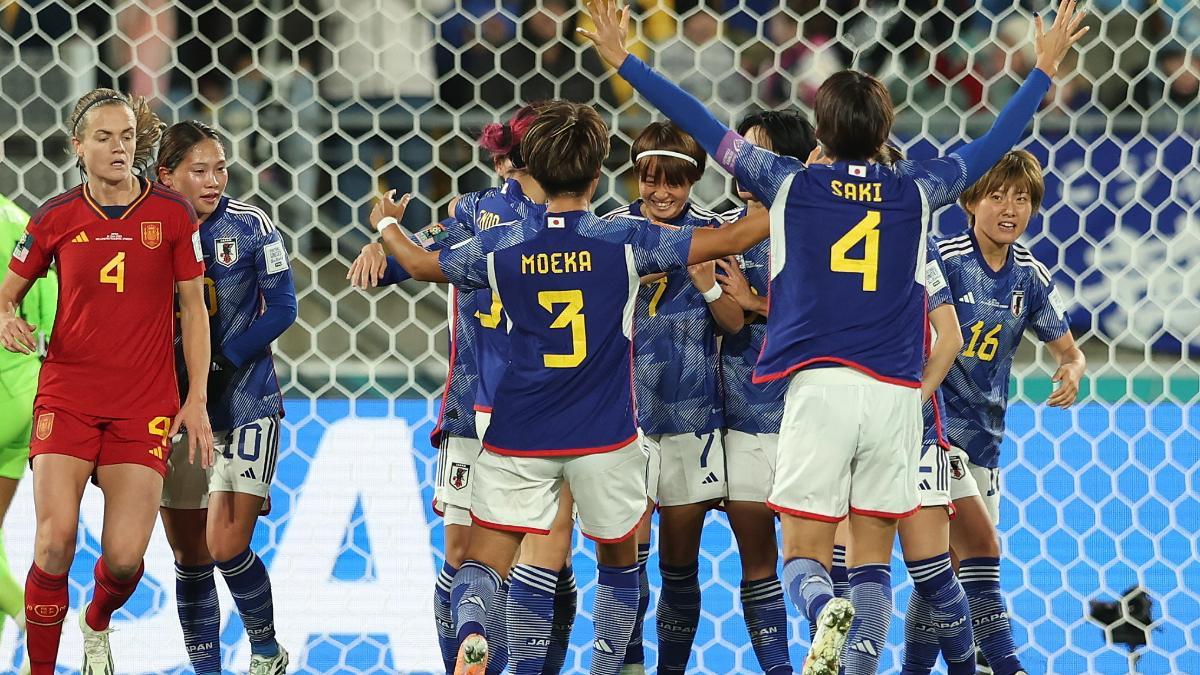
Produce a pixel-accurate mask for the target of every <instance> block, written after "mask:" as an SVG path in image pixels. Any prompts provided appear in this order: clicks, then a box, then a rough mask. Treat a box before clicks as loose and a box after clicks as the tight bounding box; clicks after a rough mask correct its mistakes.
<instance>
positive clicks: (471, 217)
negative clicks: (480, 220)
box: [450, 192, 483, 223]
mask: <svg viewBox="0 0 1200 675" xmlns="http://www.w3.org/2000/svg"><path fill="white" fill-rule="evenodd" d="M481 197H483V192H468V193H467V194H465V195H461V196H460V197H459V198H458V201H457V202H455V204H454V213H452V214H450V215H451V216H452V217H453V218H454V219H455V220H457V221H458V222H460V223H473V222H475V218H476V216H477V215H478V213H479V200H480V198H481Z"/></svg>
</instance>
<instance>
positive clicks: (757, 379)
mask: <svg viewBox="0 0 1200 675" xmlns="http://www.w3.org/2000/svg"><path fill="white" fill-rule="evenodd" d="M766 345H767V341H766V340H763V348H764V350H765V349H766ZM759 358H760V359H761V358H762V354H761V353H760V354H759ZM814 363H836V364H838V365H839V366H845V367H847V368H853V369H854V370H857V371H858V372H860V373H862V374H863V375H866V376H868V377H870V378H872V379H875V380H879V381H880V382H886V383H887V384H896V385H900V386H901V387H908V388H909V389H920V388H921V382H920V381H919V380H916V381H914V380H906V379H903V378H898V377H887V376H885V375H880V374H879V373H877V372H875V371H873V370H871V369H870V368H868V367H866V366H864V365H862V364H861V363H856V362H854V361H851V360H849V359H840V358H838V357H836V356H818V357H816V358H812V359H807V360H805V361H801V362H800V363H797V364H795V365H792V366H789V367H788V368H787V369H786V370H784V371H782V372H778V373H767V374H766V375H759V374H757V372H756V373H755V374H754V376H753V377H751V378H750V381H751V382H753V383H754V384H763V383H764V382H770V381H772V380H778V379H781V378H784V377H787V376H788V375H791V374H792V373H794V372H796V371H797V370H800V369H801V368H807V367H809V366H811V365H813V364H814Z"/></svg>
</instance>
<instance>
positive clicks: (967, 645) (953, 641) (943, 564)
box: [906, 553, 975, 675]
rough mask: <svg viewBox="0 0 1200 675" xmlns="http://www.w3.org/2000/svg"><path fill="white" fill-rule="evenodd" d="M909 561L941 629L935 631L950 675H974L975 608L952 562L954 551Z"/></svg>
mask: <svg viewBox="0 0 1200 675" xmlns="http://www.w3.org/2000/svg"><path fill="white" fill-rule="evenodd" d="M906 564H907V565H908V573H909V575H910V576H911V577H912V579H913V588H914V589H915V590H916V593H914V595H915V596H917V595H919V597H921V598H922V599H923V600H924V601H925V603H927V604H928V605H929V607H930V610H931V611H930V617H931V618H932V621H931V623H932V624H933V626H935V627H936V629H937V633H936V634H935V635H936V637H937V640H938V643H939V645H940V646H941V650H942V654H943V655H944V656H945V658H946V665H947V666H948V668H949V671H950V675H963V674H966V675H974V673H975V638H974V635H973V633H972V631H971V609H970V607H969V606H968V604H967V595H966V593H964V592H963V588H962V585H961V584H959V583H958V578H957V577H955V576H954V569H953V568H952V567H951V566H950V554H949V553H943V554H941V555H939V556H936V557H933V558H930V559H928V560H917V561H913V562H908V563H906ZM935 656H936V653H935Z"/></svg>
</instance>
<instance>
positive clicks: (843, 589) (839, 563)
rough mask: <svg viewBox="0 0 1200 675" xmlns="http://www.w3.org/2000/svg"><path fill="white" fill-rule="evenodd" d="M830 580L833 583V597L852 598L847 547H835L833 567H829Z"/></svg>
mask: <svg viewBox="0 0 1200 675" xmlns="http://www.w3.org/2000/svg"><path fill="white" fill-rule="evenodd" d="M829 579H830V580H831V581H832V582H833V597H835V598H849V597H850V572H849V570H848V569H847V568H846V547H845V546H841V545H836V546H834V547H833V565H831V566H830V567H829Z"/></svg>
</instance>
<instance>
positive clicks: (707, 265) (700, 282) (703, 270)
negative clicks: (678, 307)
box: [688, 260, 717, 293]
mask: <svg viewBox="0 0 1200 675" xmlns="http://www.w3.org/2000/svg"><path fill="white" fill-rule="evenodd" d="M688 275H689V276H691V277H692V284H693V285H694V286H695V287H696V289H697V290H699V291H700V292H701V293H707V292H708V291H709V290H710V289H711V288H712V287H713V286H716V285H717V264H716V261H713V260H709V261H708V262H702V263H697V264H695V265H688Z"/></svg>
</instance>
